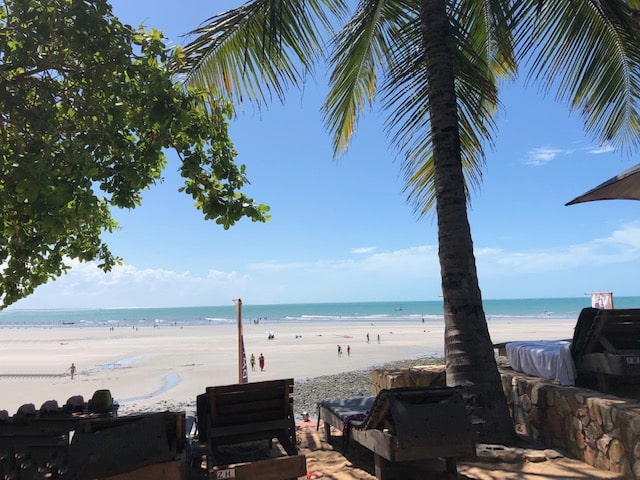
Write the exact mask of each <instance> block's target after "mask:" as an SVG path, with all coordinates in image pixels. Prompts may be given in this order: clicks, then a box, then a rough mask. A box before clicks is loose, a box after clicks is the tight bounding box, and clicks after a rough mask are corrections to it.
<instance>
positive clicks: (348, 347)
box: [347, 345, 351, 357]
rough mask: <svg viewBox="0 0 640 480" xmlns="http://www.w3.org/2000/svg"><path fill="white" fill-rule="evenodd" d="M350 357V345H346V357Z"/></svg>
mask: <svg viewBox="0 0 640 480" xmlns="http://www.w3.org/2000/svg"><path fill="white" fill-rule="evenodd" d="M350 356H351V345H347V357H350Z"/></svg>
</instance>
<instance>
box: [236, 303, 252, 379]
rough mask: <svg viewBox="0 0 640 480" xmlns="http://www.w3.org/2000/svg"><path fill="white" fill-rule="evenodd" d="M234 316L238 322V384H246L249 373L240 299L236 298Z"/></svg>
mask: <svg viewBox="0 0 640 480" xmlns="http://www.w3.org/2000/svg"><path fill="white" fill-rule="evenodd" d="M234 303H235V304H236V314H237V320H238V383H247V382H248V381H249V372H248V369H247V356H246V355H245V352H244V339H243V337H242V299H241V298H236V299H235V300H234Z"/></svg>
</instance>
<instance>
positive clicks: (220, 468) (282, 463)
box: [209, 455, 307, 480]
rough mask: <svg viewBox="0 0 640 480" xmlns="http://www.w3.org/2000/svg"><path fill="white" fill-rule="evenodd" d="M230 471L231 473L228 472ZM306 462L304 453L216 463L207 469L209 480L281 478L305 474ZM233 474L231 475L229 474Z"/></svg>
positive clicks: (279, 479) (273, 479) (277, 479)
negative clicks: (228, 463)
mask: <svg viewBox="0 0 640 480" xmlns="http://www.w3.org/2000/svg"><path fill="white" fill-rule="evenodd" d="M229 471H232V473H229ZM306 473H307V462H306V458H305V456H304V455H292V456H289V457H278V458H272V459H269V460H259V461H257V462H251V463H237V464H233V465H216V466H214V467H213V468H211V469H210V471H209V480H217V479H219V478H220V479H221V478H233V479H235V480H257V479H259V480H282V479H284V478H298V477H302V476H304V475H306ZM230 475H233V476H230Z"/></svg>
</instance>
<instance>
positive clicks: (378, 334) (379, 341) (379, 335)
mask: <svg viewBox="0 0 640 480" xmlns="http://www.w3.org/2000/svg"><path fill="white" fill-rule="evenodd" d="M378 343H380V334H378Z"/></svg>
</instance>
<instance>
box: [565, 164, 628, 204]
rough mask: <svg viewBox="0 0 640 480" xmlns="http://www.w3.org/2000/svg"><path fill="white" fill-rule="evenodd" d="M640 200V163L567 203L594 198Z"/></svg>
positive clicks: (590, 200)
mask: <svg viewBox="0 0 640 480" xmlns="http://www.w3.org/2000/svg"><path fill="white" fill-rule="evenodd" d="M625 199H626V200H640V164H638V165H636V166H635V167H632V168H630V169H629V170H626V171H624V172H622V173H619V174H618V175H616V176H615V177H613V178H610V179H609V180H607V181H606V182H604V183H602V184H600V185H598V186H597V187H595V188H592V189H591V190H589V191H588V192H586V193H584V194H582V195H580V196H579V197H576V198H574V199H573V200H571V201H570V202H569V203H566V204H565V205H574V204H576V203H582V202H592V201H594V200H625Z"/></svg>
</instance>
